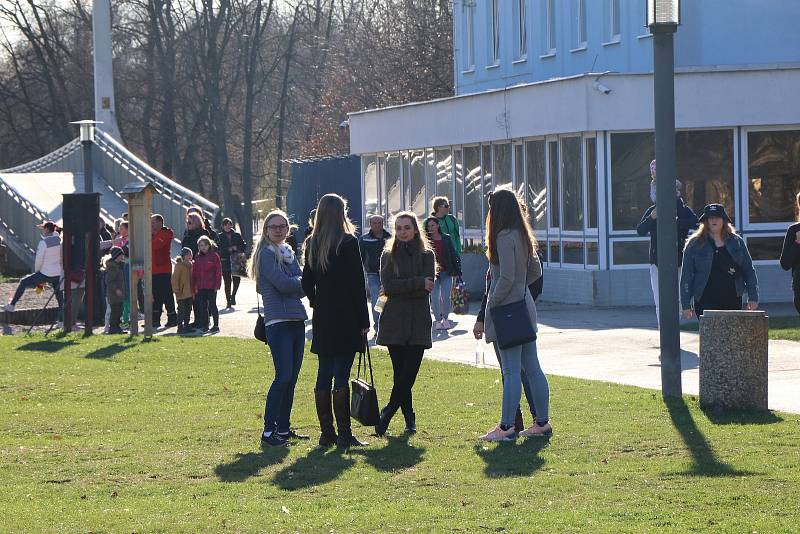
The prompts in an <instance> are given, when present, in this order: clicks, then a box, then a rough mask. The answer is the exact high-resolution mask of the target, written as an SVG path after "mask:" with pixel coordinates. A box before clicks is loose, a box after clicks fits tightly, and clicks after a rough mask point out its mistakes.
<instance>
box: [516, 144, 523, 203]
mask: <svg viewBox="0 0 800 534" xmlns="http://www.w3.org/2000/svg"><path fill="white" fill-rule="evenodd" d="M524 152H525V145H523V144H522V143H519V144H516V145H514V185H515V189H514V190H515V191H516V193H517V195H518V196H519V197H520V198H523V199H524V198H525V155H524Z"/></svg>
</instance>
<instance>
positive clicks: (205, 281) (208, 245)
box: [192, 236, 222, 333]
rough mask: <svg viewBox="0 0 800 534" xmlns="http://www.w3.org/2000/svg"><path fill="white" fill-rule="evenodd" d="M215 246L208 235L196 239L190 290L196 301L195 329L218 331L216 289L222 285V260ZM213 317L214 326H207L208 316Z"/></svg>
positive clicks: (204, 331)
mask: <svg viewBox="0 0 800 534" xmlns="http://www.w3.org/2000/svg"><path fill="white" fill-rule="evenodd" d="M215 248H216V247H215V246H214V244H213V242H212V241H211V239H209V237H208V236H202V237H201V238H200V239H198V240H197V257H196V258H195V260H194V265H193V266H192V291H193V292H194V298H195V302H196V303H197V317H196V318H195V321H196V325H197V329H198V330H199V331H200V332H202V333H206V332H211V333H217V332H219V310H218V309H217V291H219V288H220V287H221V285H222V262H221V261H220V258H219V254H218V253H217V252H216V250H215ZM209 314H211V316H212V318H213V319H214V326H213V327H212V328H211V329H209V328H208V316H209Z"/></svg>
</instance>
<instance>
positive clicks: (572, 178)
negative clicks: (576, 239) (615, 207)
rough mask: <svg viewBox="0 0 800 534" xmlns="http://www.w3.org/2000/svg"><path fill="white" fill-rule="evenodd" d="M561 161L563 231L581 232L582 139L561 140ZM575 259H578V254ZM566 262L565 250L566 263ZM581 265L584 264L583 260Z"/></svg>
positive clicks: (569, 138) (567, 138) (568, 138)
mask: <svg viewBox="0 0 800 534" xmlns="http://www.w3.org/2000/svg"><path fill="white" fill-rule="evenodd" d="M561 161H562V166H561V213H562V214H563V215H562V223H563V225H562V227H561V229H562V230H567V231H580V230H583V172H582V170H581V138H580V137H565V138H562V139H561ZM573 248H574V247H573ZM576 250H577V249H576ZM581 250H582V249H581ZM574 257H577V252H575V255H574ZM581 258H583V252H581ZM566 260H567V254H566V249H565V253H564V261H566ZM573 263H574V262H573ZM580 263H583V259H581V262H580Z"/></svg>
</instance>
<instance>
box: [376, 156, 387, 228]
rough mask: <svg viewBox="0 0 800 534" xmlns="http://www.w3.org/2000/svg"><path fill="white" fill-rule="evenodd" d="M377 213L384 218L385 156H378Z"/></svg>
mask: <svg viewBox="0 0 800 534" xmlns="http://www.w3.org/2000/svg"><path fill="white" fill-rule="evenodd" d="M378 194H379V197H378V202H379V207H378V213H380V214H381V215H383V218H384V219H386V216H387V215H386V156H378Z"/></svg>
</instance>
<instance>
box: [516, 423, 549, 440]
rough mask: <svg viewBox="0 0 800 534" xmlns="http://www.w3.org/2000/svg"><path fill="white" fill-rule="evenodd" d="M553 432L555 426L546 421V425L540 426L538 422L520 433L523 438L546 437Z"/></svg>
mask: <svg viewBox="0 0 800 534" xmlns="http://www.w3.org/2000/svg"><path fill="white" fill-rule="evenodd" d="M552 434H553V426H552V425H551V424H550V423H545V425H544V426H539V425H537V424H536V423H534V424H533V426H531V427H530V428H528V429H526V430H523V431H522V432H520V433H519V437H521V438H545V437H548V436H551V435H552Z"/></svg>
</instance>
